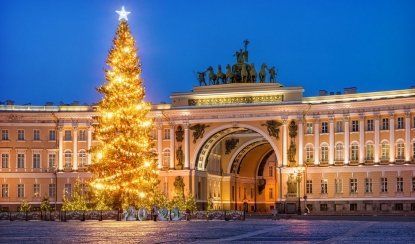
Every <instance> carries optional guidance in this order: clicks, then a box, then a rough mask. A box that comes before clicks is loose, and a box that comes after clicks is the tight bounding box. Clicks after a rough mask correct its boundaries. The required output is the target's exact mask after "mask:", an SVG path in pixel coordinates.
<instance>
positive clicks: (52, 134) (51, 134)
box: [49, 130, 56, 141]
mask: <svg viewBox="0 0 415 244" xmlns="http://www.w3.org/2000/svg"><path fill="white" fill-rule="evenodd" d="M49 141H56V131H55V130H50V131H49Z"/></svg>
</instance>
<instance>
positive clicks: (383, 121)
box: [382, 118, 389, 130]
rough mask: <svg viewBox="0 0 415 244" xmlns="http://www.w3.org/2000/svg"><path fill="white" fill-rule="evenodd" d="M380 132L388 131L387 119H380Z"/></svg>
mask: <svg viewBox="0 0 415 244" xmlns="http://www.w3.org/2000/svg"><path fill="white" fill-rule="evenodd" d="M382 130H389V119H388V118H383V119H382Z"/></svg>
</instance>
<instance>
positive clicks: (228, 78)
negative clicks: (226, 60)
mask: <svg viewBox="0 0 415 244" xmlns="http://www.w3.org/2000/svg"><path fill="white" fill-rule="evenodd" d="M233 82H234V74H233V72H232V70H231V66H230V65H229V64H227V65H226V83H233Z"/></svg>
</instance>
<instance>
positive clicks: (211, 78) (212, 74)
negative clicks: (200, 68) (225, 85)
mask: <svg viewBox="0 0 415 244" xmlns="http://www.w3.org/2000/svg"><path fill="white" fill-rule="evenodd" d="M207 71H209V75H208V76H209V85H216V84H217V83H216V80H217V78H218V77H217V76H216V74H215V72H213V67H212V66H209V68H207Z"/></svg>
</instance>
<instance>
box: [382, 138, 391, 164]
mask: <svg viewBox="0 0 415 244" xmlns="http://www.w3.org/2000/svg"><path fill="white" fill-rule="evenodd" d="M381 156H382V158H381V159H382V160H389V144H388V143H387V142H382V155H381Z"/></svg>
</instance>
